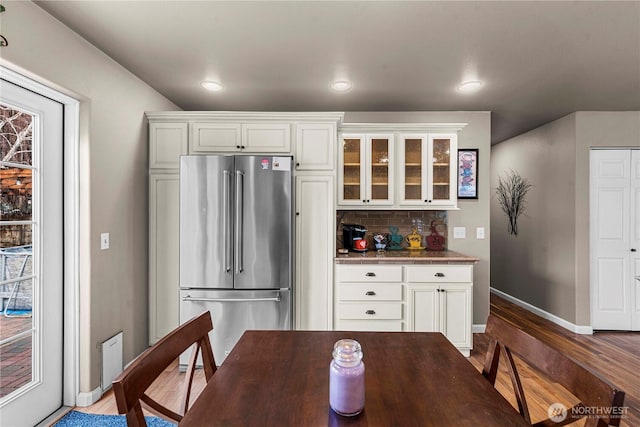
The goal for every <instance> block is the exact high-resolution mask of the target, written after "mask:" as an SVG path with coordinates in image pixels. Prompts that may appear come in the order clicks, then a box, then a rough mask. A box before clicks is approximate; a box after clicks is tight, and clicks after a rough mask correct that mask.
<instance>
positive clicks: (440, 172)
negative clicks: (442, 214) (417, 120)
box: [398, 134, 457, 208]
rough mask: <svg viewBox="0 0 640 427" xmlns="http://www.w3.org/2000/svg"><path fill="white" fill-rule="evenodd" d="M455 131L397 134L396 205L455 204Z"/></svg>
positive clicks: (443, 205) (437, 205)
mask: <svg viewBox="0 0 640 427" xmlns="http://www.w3.org/2000/svg"><path fill="white" fill-rule="evenodd" d="M456 152H457V137H456V135H455V134H400V135H399V137H398V182H399V188H398V193H399V194H398V205H400V206H433V207H451V208H455V206H456V176H457V175H456V169H455V163H454V161H453V160H454V159H455V158H456V155H455V153H456Z"/></svg>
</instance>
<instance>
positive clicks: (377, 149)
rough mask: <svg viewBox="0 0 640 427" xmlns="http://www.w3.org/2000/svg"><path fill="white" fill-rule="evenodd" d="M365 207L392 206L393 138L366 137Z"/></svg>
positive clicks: (380, 136)
mask: <svg viewBox="0 0 640 427" xmlns="http://www.w3.org/2000/svg"><path fill="white" fill-rule="evenodd" d="M366 149H367V168H368V170H367V174H366V177H367V194H366V198H365V200H366V201H365V203H366V204H367V205H383V206H384V205H392V204H393V162H392V160H393V136H392V135H367V145H366Z"/></svg>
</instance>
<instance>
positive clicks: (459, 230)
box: [453, 227, 467, 239]
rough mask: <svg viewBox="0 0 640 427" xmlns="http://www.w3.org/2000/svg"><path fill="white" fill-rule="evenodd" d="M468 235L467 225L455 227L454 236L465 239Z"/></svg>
mask: <svg viewBox="0 0 640 427" xmlns="http://www.w3.org/2000/svg"><path fill="white" fill-rule="evenodd" d="M466 236H467V229H466V228H465V227H453V238H454V239H464V238H465V237H466Z"/></svg>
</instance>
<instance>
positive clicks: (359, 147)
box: [338, 135, 366, 205]
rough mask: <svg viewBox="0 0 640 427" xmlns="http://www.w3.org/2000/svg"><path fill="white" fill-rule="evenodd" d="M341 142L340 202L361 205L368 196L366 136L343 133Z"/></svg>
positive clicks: (341, 203)
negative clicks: (366, 185) (366, 187)
mask: <svg viewBox="0 0 640 427" xmlns="http://www.w3.org/2000/svg"><path fill="white" fill-rule="evenodd" d="M340 144H341V147H340V151H339V156H340V159H339V160H340V161H339V162H338V164H339V167H340V169H339V170H338V186H339V189H338V190H339V191H338V204H340V205H361V204H363V203H365V197H366V189H365V173H366V167H365V155H366V150H365V147H364V144H365V136H364V135H343V136H342V138H341V139H340Z"/></svg>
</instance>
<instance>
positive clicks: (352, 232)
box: [342, 224, 367, 251]
mask: <svg viewBox="0 0 640 427" xmlns="http://www.w3.org/2000/svg"><path fill="white" fill-rule="evenodd" d="M366 232H367V229H366V228H365V227H364V225H360V224H342V246H343V247H344V248H345V249H348V250H350V251H353V250H354V249H355V248H354V246H353V241H354V240H360V239H364V233H366Z"/></svg>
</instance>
